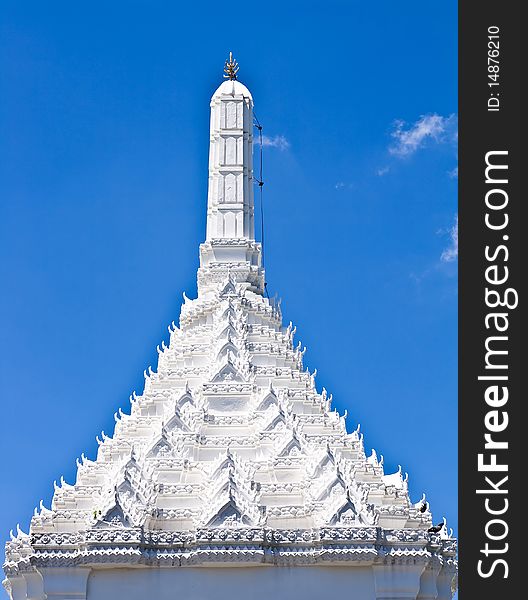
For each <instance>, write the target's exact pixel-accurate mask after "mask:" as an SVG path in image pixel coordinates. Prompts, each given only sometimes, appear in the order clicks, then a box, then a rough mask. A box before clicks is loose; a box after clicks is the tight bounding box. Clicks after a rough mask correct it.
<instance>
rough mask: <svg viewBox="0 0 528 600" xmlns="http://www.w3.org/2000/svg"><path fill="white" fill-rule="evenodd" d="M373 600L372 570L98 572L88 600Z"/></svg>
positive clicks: (93, 574)
mask: <svg viewBox="0 0 528 600" xmlns="http://www.w3.org/2000/svg"><path fill="white" fill-rule="evenodd" d="M329 593H331V596H332V598H354V599H356V600H375V599H376V595H375V592H374V578H373V575H372V570H371V569H369V568H368V567H365V568H361V567H355V568H353V569H350V568H348V569H347V568H341V567H314V566H310V567H269V568H267V567H244V568H225V567H220V568H213V569H211V568H200V567H196V568H192V567H185V568H172V569H171V568H157V569H154V568H149V569H142V568H137V569H100V570H94V571H92V572H91V573H90V576H89V578H88V593H87V600H117V599H120V598H126V600H174V599H175V598H182V599H185V600H209V599H213V598H214V599H215V600H224V599H225V600H228V599H229V600H232V599H233V598H244V600H281V599H283V598H284V599H295V598H302V599H303V600H321V599H324V597H325V596H328V594H329Z"/></svg>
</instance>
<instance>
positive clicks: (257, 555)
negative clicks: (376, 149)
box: [5, 81, 456, 577]
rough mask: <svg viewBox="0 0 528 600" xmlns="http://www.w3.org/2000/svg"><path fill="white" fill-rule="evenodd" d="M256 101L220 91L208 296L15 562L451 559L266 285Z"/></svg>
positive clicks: (204, 267)
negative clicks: (258, 215) (352, 426)
mask: <svg viewBox="0 0 528 600" xmlns="http://www.w3.org/2000/svg"><path fill="white" fill-rule="evenodd" d="M252 129H253V100H252V98H251V95H250V93H249V91H248V90H247V88H246V87H245V86H243V85H242V84H240V83H239V82H238V81H226V82H224V83H223V84H222V85H221V86H220V87H219V88H218V90H217V91H216V92H215V94H214V95H213V97H212V100H211V142H210V156H209V196H208V208H207V236H206V241H205V242H204V243H203V244H202V245H201V247H200V268H199V271H198V297H197V298H196V299H193V300H191V299H188V298H186V297H185V302H184V304H183V306H182V308H181V315H180V320H179V327H178V326H176V325H175V324H174V322H173V323H172V325H171V326H170V327H169V332H170V342H169V345H168V346H167V345H165V343H164V342H162V344H161V347H158V355H159V358H158V365H157V368H156V369H155V370H153V369H152V368H150V367H149V368H148V370H146V371H145V387H144V391H143V393H142V394H141V395H140V396H138V395H136V394H135V393H134V394H132V396H131V399H130V400H131V410H130V414H128V413H125V412H122V411H121V410H120V411H119V413H116V415H115V421H116V424H115V430H114V433H113V435H112V436H110V437H108V436H106V435H105V434H102V437H101V439H99V438H97V440H98V444H99V448H98V452H97V458H96V459H95V460H93V461H92V460H89V459H87V458H85V457H84V455H83V456H82V459H81V460H80V461H78V464H77V466H78V469H77V477H76V481H75V483H73V484H69V483H66V482H65V481H64V480H61V482H60V483H59V484H55V493H54V496H53V501H52V504H51V508H50V509H48V508H45V507H44V506H43V505H42V504H41V506H40V508H37V509H35V514H34V516H33V518H32V519H31V526H30V533H29V535H28V534H25V533H23V532H22V531H21V530H18V532H17V534H16V535H15V534H12V539H11V541H10V542H8V543H7V558H6V565H5V571H6V574H7V575H8V577H9V575H10V574H11V575H15V574H16V573H18V572H24V571H28V570H31V569H33V568H35V567H39V566H66V567H68V566H75V565H96V564H101V563H103V564H106V563H114V564H118V565H129V564H144V565H185V564H205V563H209V564H216V563H225V562H228V563H237V562H246V563H259V564H260V563H272V564H291V565H296V564H312V563H316V564H319V563H321V562H326V563H340V564H342V563H343V562H357V561H360V562H361V563H362V564H373V563H375V562H380V561H381V562H382V563H383V561H387V560H388V561H403V562H405V561H408V560H419V561H422V562H423V563H424V564H429V563H432V562H434V561H436V562H437V563H438V561H440V563H442V564H445V565H452V564H454V560H455V558H454V557H455V550H456V548H455V540H454V539H453V538H452V537H451V536H449V535H448V534H447V533H446V528H445V527H444V528H443V530H442V531H441V532H440V534H437V533H429V532H428V531H427V530H428V528H429V527H430V526H431V513H430V512H429V508H428V505H427V503H425V501H424V499H421V500H419V501H418V502H415V503H413V502H412V501H411V500H410V498H409V493H408V487H407V476H406V475H405V476H403V475H402V473H401V469H400V470H399V471H398V472H397V473H393V474H388V475H386V474H385V473H384V469H383V460H382V459H381V460H380V459H378V457H377V455H376V453H375V452H374V451H373V452H372V454H371V455H370V456H366V454H365V449H364V444H363V435H362V434H361V433H360V432H359V428H358V430H356V431H353V432H352V433H347V430H346V427H345V417H344V416H341V415H339V414H338V413H337V412H336V411H335V410H332V408H331V396H329V395H328V394H327V392H326V390H324V389H323V390H322V391H320V392H319V391H318V390H317V388H316V385H315V373H310V372H308V370H307V369H304V367H303V355H304V352H305V349H304V348H302V346H301V343H300V342H299V343H296V342H295V341H294V334H295V328H294V327H292V324H291V323H290V324H289V325H288V326H286V327H284V326H283V325H282V318H281V312H280V307H279V306H278V305H275V304H274V303H272V302H270V300H269V299H268V298H267V297H266V296H265V294H264V272H263V269H262V266H261V248H260V244H259V243H258V242H256V241H255V236H254V222H253V212H254V204H253V186H254V179H253V172H252V144H253V139H252Z"/></svg>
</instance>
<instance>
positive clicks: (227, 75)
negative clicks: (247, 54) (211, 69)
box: [224, 52, 239, 81]
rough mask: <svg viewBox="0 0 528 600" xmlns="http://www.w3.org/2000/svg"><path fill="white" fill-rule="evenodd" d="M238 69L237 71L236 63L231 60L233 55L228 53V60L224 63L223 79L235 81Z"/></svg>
mask: <svg viewBox="0 0 528 600" xmlns="http://www.w3.org/2000/svg"><path fill="white" fill-rule="evenodd" d="M238 69H239V66H238V63H237V61H236V60H235V59H234V58H233V53H232V52H230V53H229V58H228V59H227V60H226V61H225V66H224V79H230V80H231V81H233V80H234V79H236V78H237V73H238Z"/></svg>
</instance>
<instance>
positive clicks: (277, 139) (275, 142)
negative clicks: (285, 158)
mask: <svg viewBox="0 0 528 600" xmlns="http://www.w3.org/2000/svg"><path fill="white" fill-rule="evenodd" d="M262 145H263V146H270V147H272V148H278V149H279V150H287V149H288V148H289V147H290V142H288V140H287V139H286V138H285V137H284V136H283V135H274V136H273V137H269V136H267V135H263V136H262Z"/></svg>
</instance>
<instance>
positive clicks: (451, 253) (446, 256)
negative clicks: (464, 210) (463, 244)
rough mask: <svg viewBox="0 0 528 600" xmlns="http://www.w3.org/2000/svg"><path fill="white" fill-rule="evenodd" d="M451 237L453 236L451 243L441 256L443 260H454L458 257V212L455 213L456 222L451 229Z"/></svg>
mask: <svg viewBox="0 0 528 600" xmlns="http://www.w3.org/2000/svg"><path fill="white" fill-rule="evenodd" d="M449 237H450V238H451V243H450V244H449V246H448V247H447V248H446V249H445V250H444V251H443V252H442V255H441V256H440V260H441V261H442V262H453V261H455V260H456V259H457V258H458V214H457V215H455V222H454V224H453V226H452V227H451V229H449Z"/></svg>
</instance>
